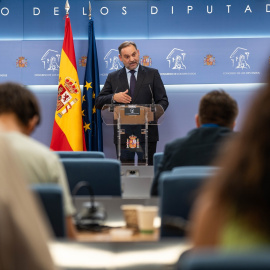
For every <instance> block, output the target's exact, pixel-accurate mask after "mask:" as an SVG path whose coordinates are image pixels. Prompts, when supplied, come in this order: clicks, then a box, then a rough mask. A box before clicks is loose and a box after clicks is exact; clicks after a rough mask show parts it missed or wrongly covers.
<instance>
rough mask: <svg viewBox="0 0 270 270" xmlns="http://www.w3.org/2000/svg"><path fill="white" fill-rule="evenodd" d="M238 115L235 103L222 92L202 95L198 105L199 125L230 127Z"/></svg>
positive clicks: (217, 91)
mask: <svg viewBox="0 0 270 270" xmlns="http://www.w3.org/2000/svg"><path fill="white" fill-rule="evenodd" d="M237 114H238V105H237V102H236V101H235V100H234V99H233V98H232V97H231V96H230V95H229V94H227V93H226V92H225V91H224V90H213V91H211V92H209V93H207V94H206V95H204V96H203V97H202V99H201V101H200V105H199V119H200V123H201V124H209V123H211V124H217V125H220V126H224V127H230V126H231V125H232V124H233V122H234V121H235V119H236V117H237Z"/></svg>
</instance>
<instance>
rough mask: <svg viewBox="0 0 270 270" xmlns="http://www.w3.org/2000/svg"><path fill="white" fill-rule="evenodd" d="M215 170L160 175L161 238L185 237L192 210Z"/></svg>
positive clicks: (206, 169) (207, 169)
mask: <svg viewBox="0 0 270 270" xmlns="http://www.w3.org/2000/svg"><path fill="white" fill-rule="evenodd" d="M214 171H215V170H213V171H211V169H209V168H205V170H204V171H201V172H199V171H198V172H196V171H194V172H192V171H186V172H184V171H183V172H182V173H181V174H175V173H172V172H163V173H162V174H161V175H160V179H159V180H160V185H159V194H160V217H161V228H160V236H161V237H183V236H185V231H184V230H183V229H182V228H184V227H185V226H186V225H187V224H188V219H189V214H190V210H191V208H192V205H193V202H194V200H195V199H196V197H197V193H198V190H199V188H200V187H201V185H202V184H203V182H204V181H205V179H207V178H209V177H210V176H211V175H212V174H213V173H214Z"/></svg>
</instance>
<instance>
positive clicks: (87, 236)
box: [49, 196, 190, 270]
mask: <svg viewBox="0 0 270 270" xmlns="http://www.w3.org/2000/svg"><path fill="white" fill-rule="evenodd" d="M88 201H89V198H87V197H86V196H80V197H76V198H75V200H74V204H75V207H76V208H77V209H78V210H79V209H81V208H82V207H83V205H84V204H85V203H87V202H88ZM96 201H97V202H98V203H99V204H100V205H101V206H102V207H103V208H104V209H106V212H107V219H106V222H105V223H104V224H106V225H108V226H109V227H110V229H108V230H105V231H102V232H91V231H80V232H79V235H78V239H77V240H76V241H71V240H67V239H57V240H55V241H52V242H50V243H49V248H50V251H51V254H52V257H53V259H54V261H55V263H56V265H57V266H59V267H60V268H61V269H69V270H72V269H74V270H75V269H80V270H86V269H104V270H106V269H110V270H112V269H128V270H130V269H134V270H135V269H136V270H137V269H143V270H147V269H166V270H169V269H174V267H175V264H176V263H177V261H178V259H179V257H180V255H181V254H182V253H183V252H184V251H185V250H187V249H189V248H190V243H189V242H188V240H187V239H184V238H183V239H182V238H181V239H180V238H164V239H163V238H162V239H160V237H159V226H160V219H159V217H157V218H156V220H155V231H154V233H153V234H142V233H140V232H138V231H134V233H133V234H131V235H126V234H125V233H124V234H123V233H122V232H124V231H125V230H126V227H125V220H124V217H123V213H122V210H121V205H123V204H142V205H155V206H158V205H159V198H135V199H123V198H118V197H97V198H96ZM127 230H129V229H127ZM117 231H118V232H117ZM115 232H117V233H115ZM119 232H121V233H120V234H119Z"/></svg>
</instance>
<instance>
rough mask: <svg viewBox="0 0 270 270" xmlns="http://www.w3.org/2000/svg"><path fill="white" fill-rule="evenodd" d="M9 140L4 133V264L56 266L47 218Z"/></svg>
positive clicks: (0, 212)
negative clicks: (51, 251) (49, 245)
mask: <svg viewBox="0 0 270 270" xmlns="http://www.w3.org/2000/svg"><path fill="white" fill-rule="evenodd" d="M9 144H10V143H9V141H7V137H6V136H3V135H2V134H0V160H1V162H0V186H1V188H0V228H1V229H0V242H1V244H0V268H1V269H9V270H18V269H20V270H30V269H40V270H53V269H56V267H55V265H54V262H53V260H52V258H51V255H50V252H49V250H48V246H47V244H48V243H47V241H48V240H49V238H48V237H49V234H48V230H47V228H46V227H45V226H44V224H46V222H45V220H44V219H43V216H42V215H41V214H40V209H38V207H37V202H36V201H35V199H34V197H33V196H32V194H31V192H30V189H29V188H28V186H27V185H26V182H25V177H24V174H23V171H21V170H20V166H19V163H18V162H20V161H19V160H18V159H17V156H16V155H17V154H16V153H15V151H14V150H13V149H12V148H11V146H10V145H9Z"/></svg>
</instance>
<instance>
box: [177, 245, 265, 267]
mask: <svg viewBox="0 0 270 270" xmlns="http://www.w3.org/2000/svg"><path fill="white" fill-rule="evenodd" d="M269 254H270V249H269V248H266V249H259V250H258V249H256V251H255V250H253V251H245V252H241V253H239V252H238V253H235V252H234V253H232V252H221V251H220V252H218V251H214V250H212V251H211V250H205V251H196V253H192V252H187V253H186V254H183V255H184V256H182V257H180V260H179V262H178V265H177V269H178V270H228V269H230V270H268V269H270V256H269Z"/></svg>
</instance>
